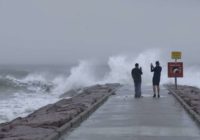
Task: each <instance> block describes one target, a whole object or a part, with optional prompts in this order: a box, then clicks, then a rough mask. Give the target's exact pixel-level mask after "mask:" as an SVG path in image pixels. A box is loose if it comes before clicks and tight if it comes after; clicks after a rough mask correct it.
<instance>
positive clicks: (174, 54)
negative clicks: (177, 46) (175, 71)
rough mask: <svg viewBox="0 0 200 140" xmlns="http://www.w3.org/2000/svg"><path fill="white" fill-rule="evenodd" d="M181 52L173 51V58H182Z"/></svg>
mask: <svg viewBox="0 0 200 140" xmlns="http://www.w3.org/2000/svg"><path fill="white" fill-rule="evenodd" d="M181 55H182V54H181V52H172V59H181Z"/></svg>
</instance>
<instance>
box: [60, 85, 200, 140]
mask: <svg viewBox="0 0 200 140" xmlns="http://www.w3.org/2000/svg"><path fill="white" fill-rule="evenodd" d="M142 94H143V98H141V99H135V98H134V89H133V87H131V86H123V87H121V88H120V89H119V90H117V92H116V95H115V96H112V97H111V98H109V99H108V101H107V102H106V103H105V104H103V105H102V106H101V107H100V108H99V109H98V110H97V111H96V112H95V113H93V114H92V115H91V116H90V117H89V118H88V119H87V120H86V121H84V122H83V123H82V124H81V125H80V126H79V127H77V128H75V129H74V130H73V131H72V132H68V133H66V134H65V135H63V136H62V138H60V140H199V139H200V128H199V126H198V125H197V123H196V122H195V121H194V120H193V119H192V117H191V116H190V115H189V114H188V113H187V111H186V110H185V109H184V108H183V106H182V105H181V104H180V103H179V102H178V101H177V100H176V98H174V96H173V94H170V92H169V91H168V90H167V89H166V88H164V87H162V89H161V98H160V99H157V98H156V99H155V98H152V96H153V93H152V88H151V87H148V86H144V87H143V90H142Z"/></svg>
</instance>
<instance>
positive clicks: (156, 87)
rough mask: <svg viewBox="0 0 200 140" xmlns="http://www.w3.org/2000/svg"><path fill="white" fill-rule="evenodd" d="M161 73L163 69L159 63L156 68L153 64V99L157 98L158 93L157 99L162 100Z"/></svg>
mask: <svg viewBox="0 0 200 140" xmlns="http://www.w3.org/2000/svg"><path fill="white" fill-rule="evenodd" d="M161 71H162V67H161V66H160V63H159V61H156V66H155V67H154V66H153V64H152V63H151V72H154V74H153V80H152V82H153V92H154V95H153V98H156V92H157V97H158V98H160V77H161Z"/></svg>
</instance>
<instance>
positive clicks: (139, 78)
mask: <svg viewBox="0 0 200 140" xmlns="http://www.w3.org/2000/svg"><path fill="white" fill-rule="evenodd" d="M142 74H143V73H142V69H139V68H133V69H132V71H131V75H132V78H133V80H134V82H142V76H141V75H142Z"/></svg>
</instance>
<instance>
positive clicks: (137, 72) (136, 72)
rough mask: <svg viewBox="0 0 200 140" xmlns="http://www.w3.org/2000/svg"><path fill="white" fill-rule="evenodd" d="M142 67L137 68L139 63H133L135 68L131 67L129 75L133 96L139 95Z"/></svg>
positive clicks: (137, 96) (138, 96)
mask: <svg viewBox="0 0 200 140" xmlns="http://www.w3.org/2000/svg"><path fill="white" fill-rule="evenodd" d="M142 74H143V73H142V68H141V67H140V68H139V64H138V63H136V64H135V68H133V69H132V71H131V75H132V78H133V81H134V86H135V98H140V97H141V84H142Z"/></svg>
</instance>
